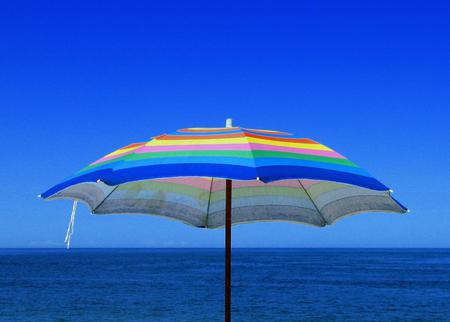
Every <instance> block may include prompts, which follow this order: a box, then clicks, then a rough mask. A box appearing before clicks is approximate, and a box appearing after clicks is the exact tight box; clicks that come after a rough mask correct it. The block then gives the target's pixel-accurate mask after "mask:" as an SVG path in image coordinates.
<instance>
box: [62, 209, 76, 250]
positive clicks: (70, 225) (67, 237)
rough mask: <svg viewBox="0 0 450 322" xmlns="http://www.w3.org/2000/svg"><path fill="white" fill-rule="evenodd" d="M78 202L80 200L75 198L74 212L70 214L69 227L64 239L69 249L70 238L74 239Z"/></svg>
mask: <svg viewBox="0 0 450 322" xmlns="http://www.w3.org/2000/svg"><path fill="white" fill-rule="evenodd" d="M77 204H78V201H77V200H74V202H73V206H72V214H71V215H70V221H69V227H67V233H66V239H64V242H65V243H66V246H67V249H69V248H70V240H71V239H72V235H73V225H74V224H75V212H76V211H77Z"/></svg>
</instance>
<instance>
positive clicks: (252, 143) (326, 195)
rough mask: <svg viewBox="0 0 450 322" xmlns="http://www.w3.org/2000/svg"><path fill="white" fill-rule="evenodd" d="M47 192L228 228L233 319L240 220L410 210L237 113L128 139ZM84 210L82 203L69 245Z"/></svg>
mask: <svg viewBox="0 0 450 322" xmlns="http://www.w3.org/2000/svg"><path fill="white" fill-rule="evenodd" d="M40 196H41V197H42V198H44V199H48V200H53V199H67V198H68V199H74V200H76V201H82V202H84V203H85V204H86V205H87V206H88V207H89V209H90V210H91V212H92V213H93V214H117V213H127V214H129V213H136V214H148V215H159V216H164V217H169V218H172V219H176V220H179V221H182V222H184V223H187V224H190V225H193V226H196V227H204V228H217V227H222V226H226V246H227V247H226V248H227V256H226V259H227V261H226V262H227V265H226V269H227V273H226V277H227V281H226V298H225V300H226V320H228V321H229V318H230V314H231V313H230V294H229V292H230V283H231V282H230V272H231V270H230V267H229V266H230V265H231V264H230V263H231V258H230V257H231V249H230V248H231V224H236V223H246V222H255V221H292V222H299V223H305V224H310V225H314V226H318V227H323V226H326V225H331V224H333V223H334V222H335V221H336V220H338V219H340V218H342V217H344V216H347V215H351V214H356V213H361V212H394V213H405V212H407V209H406V208H405V207H404V206H402V205H401V204H400V203H399V202H398V201H397V200H395V199H394V198H393V197H392V190H390V189H389V188H388V187H386V186H385V185H384V184H382V183H381V182H380V181H378V180H377V179H375V178H373V177H372V176H371V175H369V174H368V173H367V172H366V171H364V170H363V169H361V168H360V167H359V166H357V165H356V164H355V163H353V162H351V161H350V160H348V159H347V158H345V157H344V156H343V155H341V154H339V153H337V152H336V151H333V150H332V149H330V148H329V147H327V146H325V145H323V144H320V143H318V142H316V141H313V140H311V139H306V138H301V137H297V136H294V135H291V134H289V133H285V132H278V131H270V130H257V129H248V128H241V127H233V126H231V120H227V126H226V127H222V128H186V129H181V130H178V131H175V132H172V133H168V134H163V135H159V136H155V137H153V138H152V139H151V140H150V141H148V142H140V143H133V144H130V145H127V146H125V147H123V148H120V149H118V150H116V151H114V152H112V153H110V154H108V155H106V156H104V157H102V158H101V159H99V160H97V161H95V162H93V163H92V164H90V165H89V166H87V167H86V168H84V169H82V170H81V171H79V172H78V173H76V174H75V175H74V176H72V177H70V178H68V179H67V180H65V181H63V182H62V183H59V184H57V185H56V186H54V187H52V188H50V189H49V190H47V191H46V192H44V193H42V194H41V195H40ZM75 209H76V203H74V208H73V211H72V216H71V221H70V224H69V228H68V232H67V236H66V241H67V243H68V245H70V237H71V234H72V232H73V222H74V216H75ZM227 292H228V294H227Z"/></svg>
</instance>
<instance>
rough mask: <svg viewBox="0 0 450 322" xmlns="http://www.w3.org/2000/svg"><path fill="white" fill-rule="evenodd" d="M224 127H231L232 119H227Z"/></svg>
mask: <svg viewBox="0 0 450 322" xmlns="http://www.w3.org/2000/svg"><path fill="white" fill-rule="evenodd" d="M225 127H233V119H231V118H227V120H226V121H225Z"/></svg>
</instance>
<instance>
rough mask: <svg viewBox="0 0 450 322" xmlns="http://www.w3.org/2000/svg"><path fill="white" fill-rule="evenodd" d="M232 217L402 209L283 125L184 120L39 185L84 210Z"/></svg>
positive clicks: (301, 217) (213, 222)
mask: <svg viewBox="0 0 450 322" xmlns="http://www.w3.org/2000/svg"><path fill="white" fill-rule="evenodd" d="M225 178H228V179H233V195H232V213H233V214H232V223H233V224H236V223H246V222H254V221H292V222H300V223H306V224H310V225H314V226H319V227H322V226H325V225H330V224H333V223H334V222H335V221H336V220H338V219H339V218H342V217H344V216H347V215H350V214H356V213H361V212H368V211H370V212H374V211H382V212H396V213H404V212H406V208H405V207H403V206H402V205H401V204H400V203H398V202H397V201H396V200H395V199H394V198H393V197H392V196H391V192H390V191H389V189H388V188H387V187H386V186H384V185H383V184H382V183H380V182H379V181H377V180H376V179H374V178H372V177H371V176H370V175H368V174H367V173H366V172H365V171H364V170H362V169H361V168H359V167H358V166H356V165H355V164H354V163H352V162H351V161H349V160H347V159H346V158H345V157H343V156H342V155H340V154H339V153H337V152H335V151H333V150H331V149H330V148H328V147H326V146H324V145H322V144H320V143H317V142H315V141H312V140H310V139H304V138H298V137H295V136H292V135H290V134H288V133H283V132H276V131H265V130H254V129H244V128H237V127H234V128H208V129H205V128H189V129H182V130H179V131H177V132H174V133H170V134H165V135H161V136H158V137H155V138H153V139H152V140H150V141H149V142H143V143H134V144H130V145H128V146H126V147H123V148H121V149H119V150H117V151H114V152H112V153H110V154H108V155H106V156H104V157H103V158H101V159H99V160H97V161H95V162H94V163H92V164H91V165H89V166H88V167H86V168H84V169H82V170H81V171H80V172H78V173H77V174H76V175H75V176H73V177H72V178H69V179H68V180H66V181H64V182H62V183H61V184H59V185H57V186H55V187H53V188H51V189H50V190H48V191H46V192H45V193H44V194H42V197H44V198H47V199H75V200H80V201H83V202H84V203H86V204H87V205H88V207H89V208H90V210H91V212H92V213H94V214H119V213H128V214H129V213H132V214H149V215H159V216H164V217H168V218H172V219H175V220H179V221H182V222H184V223H187V224H190V225H193V226H196V227H206V228H217V227H221V226H223V225H224V220H225V219H224V218H225V201H224V198H225V191H224V190H225V180H224V179H225Z"/></svg>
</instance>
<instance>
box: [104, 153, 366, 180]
mask: <svg viewBox="0 0 450 322" xmlns="http://www.w3.org/2000/svg"><path fill="white" fill-rule="evenodd" d="M255 162H256V167H257V168H259V167H266V166H297V167H299V166H300V167H311V168H323V169H328V170H335V171H341V172H349V173H354V174H359V175H363V176H369V174H368V173H367V172H366V171H364V170H363V169H361V168H358V167H352V166H346V165H340V164H334V163H327V162H317V161H309V160H301V159H293V158H292V159H291V158H255V159H252V158H236V157H206V156H205V157H201V156H199V157H197V156H196V157H189V156H186V157H173V158H171V157H168V158H149V159H142V160H123V161H119V162H117V163H111V164H109V165H108V167H109V168H112V169H114V170H119V169H126V168H132V167H143V166H152V165H158V164H161V165H164V164H180V163H183V164H189V163H194V164H199V163H204V164H222V165H229V166H231V165H237V166H243V167H255Z"/></svg>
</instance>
